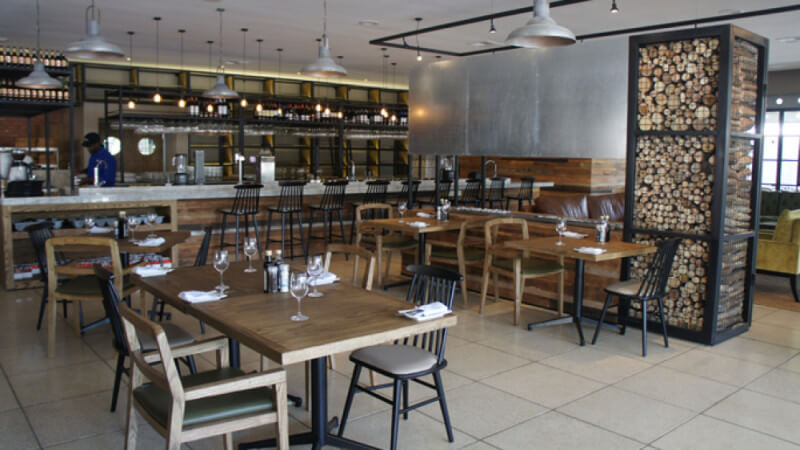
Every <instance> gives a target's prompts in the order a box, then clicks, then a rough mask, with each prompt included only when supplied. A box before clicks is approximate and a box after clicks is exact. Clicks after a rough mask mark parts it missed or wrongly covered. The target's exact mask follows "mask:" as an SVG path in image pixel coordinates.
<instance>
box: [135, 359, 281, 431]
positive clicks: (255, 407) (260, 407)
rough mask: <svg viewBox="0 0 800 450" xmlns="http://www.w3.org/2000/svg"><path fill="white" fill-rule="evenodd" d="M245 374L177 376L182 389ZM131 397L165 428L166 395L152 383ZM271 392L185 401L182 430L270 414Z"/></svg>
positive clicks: (219, 371) (224, 372)
mask: <svg viewBox="0 0 800 450" xmlns="http://www.w3.org/2000/svg"><path fill="white" fill-rule="evenodd" d="M243 375H245V373H244V372H242V371H241V370H240V369H236V368H232V367H224V368H222V369H216V370H211V371H208V372H202V373H198V374H197V375H188V376H185V377H181V381H182V383H183V387H184V389H186V388H189V387H192V386H198V385H201V384H206V383H214V382H218V381H224V380H227V379H231V378H236V377H241V376H243ZM133 396H134V398H135V399H136V401H137V402H139V405H140V406H141V407H142V408H143V409H144V410H145V411H146V412H147V414H149V415H150V416H151V417H153V419H155V421H156V422H158V424H159V425H161V426H163V427H165V428H166V427H167V420H168V417H169V408H170V404H171V398H170V394H169V392H167V391H165V390H163V389H161V388H160V387H158V386H155V385H153V384H144V385H142V386H139V387H138V388H136V389H134V391H133ZM274 409H275V404H274V402H273V393H272V390H271V389H268V388H256V389H249V390H246V391H241V392H233V393H230V394H225V395H220V396H217V397H209V398H203V399H198V400H191V401H188V402H186V409H185V410H184V413H183V425H184V426H185V427H188V426H193V425H199V424H201V423H206V422H210V421H216V420H225V419H232V418H234V417H238V416H246V415H252V414H259V413H265V412H269V411H273V410H274Z"/></svg>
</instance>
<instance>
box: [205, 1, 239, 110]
mask: <svg viewBox="0 0 800 450" xmlns="http://www.w3.org/2000/svg"><path fill="white" fill-rule="evenodd" d="M217 12H218V13H219V64H218V65H217V81H216V83H214V86H212V87H211V89H207V90H206V91H205V92H203V97H206V98H214V99H217V100H228V99H237V98H239V94H238V93H237V92H236V91H234V90H233V89H231V88H229V87H228V86H227V85H226V84H225V66H224V65H223V64H222V13H223V12H225V8H217Z"/></svg>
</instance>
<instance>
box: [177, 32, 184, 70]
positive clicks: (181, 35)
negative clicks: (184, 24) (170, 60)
mask: <svg viewBox="0 0 800 450" xmlns="http://www.w3.org/2000/svg"><path fill="white" fill-rule="evenodd" d="M184 31H185V30H178V35H179V36H180V37H181V70H183V33H184Z"/></svg>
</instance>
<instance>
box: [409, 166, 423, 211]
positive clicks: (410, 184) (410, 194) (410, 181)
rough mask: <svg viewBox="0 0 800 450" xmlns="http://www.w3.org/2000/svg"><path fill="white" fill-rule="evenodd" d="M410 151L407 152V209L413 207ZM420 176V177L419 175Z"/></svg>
mask: <svg viewBox="0 0 800 450" xmlns="http://www.w3.org/2000/svg"><path fill="white" fill-rule="evenodd" d="M412 158H413V156H411V153H409V154H408V198H407V199H406V200H407V202H408V203H407V204H408V209H411V208H413V207H414V164H413V163H412ZM420 178H422V177H420Z"/></svg>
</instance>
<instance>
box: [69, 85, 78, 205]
mask: <svg viewBox="0 0 800 450" xmlns="http://www.w3.org/2000/svg"><path fill="white" fill-rule="evenodd" d="M68 89H69V98H70V102H69V193H70V194H72V195H75V194H77V189H76V187H75V95H74V93H75V86H74V83H73V82H72V72H71V71H70V75H69V88H68Z"/></svg>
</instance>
